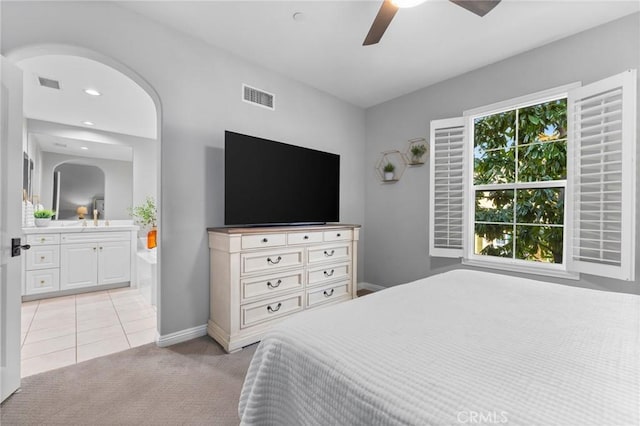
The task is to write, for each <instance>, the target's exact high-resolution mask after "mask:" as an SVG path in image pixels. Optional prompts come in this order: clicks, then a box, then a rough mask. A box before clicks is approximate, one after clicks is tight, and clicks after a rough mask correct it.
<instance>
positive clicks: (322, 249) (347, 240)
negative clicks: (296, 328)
mask: <svg viewBox="0 0 640 426" xmlns="http://www.w3.org/2000/svg"><path fill="white" fill-rule="evenodd" d="M359 228H360V227H359V226H357V225H325V226H305V227H302V226H288V227H270V228H211V229H209V230H208V231H209V248H210V251H209V254H210V261H211V265H210V268H211V277H210V290H211V291H210V294H211V300H210V317H209V323H208V326H207V331H208V333H209V335H210V336H211V337H213V338H214V339H215V340H216V341H218V343H220V344H221V345H222V347H223V348H224V349H225V350H226V351H228V352H233V351H236V350H239V349H241V348H242V347H243V346H246V345H249V344H252V343H255V342H257V341H259V340H260V339H261V338H262V336H263V334H264V333H265V332H266V331H267V329H268V328H269V327H270V326H271V325H272V324H273V323H274V322H276V321H278V320H280V319H282V318H285V317H288V316H290V315H293V314H295V313H296V312H300V311H303V310H305V309H311V308H316V307H321V306H326V305H328V304H333V303H339V302H343V301H346V300H350V299H351V298H353V297H356V291H357V288H356V287H357V286H356V283H357V280H356V270H357V265H356V259H357V254H356V253H357V242H358V237H359V230H360V229H359Z"/></svg>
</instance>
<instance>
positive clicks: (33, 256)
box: [27, 246, 60, 271]
mask: <svg viewBox="0 0 640 426" xmlns="http://www.w3.org/2000/svg"><path fill="white" fill-rule="evenodd" d="M58 267H60V246H34V247H31V249H30V250H27V271H30V270H34V269H48V268H58Z"/></svg>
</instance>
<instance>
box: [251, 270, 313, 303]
mask: <svg viewBox="0 0 640 426" xmlns="http://www.w3.org/2000/svg"><path fill="white" fill-rule="evenodd" d="M303 280H304V272H303V270H302V269H300V270H298V271H292V272H287V273H284V274H279V275H269V276H260V277H257V278H250V279H244V280H242V281H241V287H242V302H244V301H246V300H247V299H252V298H255V297H260V296H266V295H272V296H275V295H277V294H281V293H283V292H287V291H289V290H293V289H299V290H302V283H303Z"/></svg>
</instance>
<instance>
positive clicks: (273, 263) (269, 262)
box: [267, 256, 282, 265]
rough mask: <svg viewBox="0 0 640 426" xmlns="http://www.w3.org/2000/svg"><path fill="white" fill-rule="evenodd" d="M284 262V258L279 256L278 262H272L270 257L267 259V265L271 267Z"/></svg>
mask: <svg viewBox="0 0 640 426" xmlns="http://www.w3.org/2000/svg"><path fill="white" fill-rule="evenodd" d="M281 260H282V256H278V258H277V259H276V260H271V258H270V257H267V263H268V264H270V265H277V264H278V263H280V261H281Z"/></svg>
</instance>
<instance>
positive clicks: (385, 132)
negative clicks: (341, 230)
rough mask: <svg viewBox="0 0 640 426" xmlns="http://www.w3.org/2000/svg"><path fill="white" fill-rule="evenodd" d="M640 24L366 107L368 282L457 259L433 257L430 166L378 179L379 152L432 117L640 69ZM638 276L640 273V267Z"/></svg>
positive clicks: (610, 284)
mask: <svg viewBox="0 0 640 426" xmlns="http://www.w3.org/2000/svg"><path fill="white" fill-rule="evenodd" d="M639 24H640V14H634V15H631V16H628V17H625V18H622V19H620V20H617V21H614V22H611V23H608V24H605V25H603V26H600V27H597V28H594V29H592V30H588V31H585V32H583V33H580V34H577V35H575V36H572V37H569V38H566V39H562V40H559V41H556V42H554V43H551V44H548V45H546V46H543V47H540V48H538V49H535V50H531V51H529V52H526V53H523V54H520V55H517V56H514V57H511V58H508V59H506V60H503V61H501V62H498V63H495V64H492V65H489V66H486V67H484V68H481V69H478V70H475V71H472V72H469V73H467V74H464V75H461V76H459V77H456V78H452V79H450V80H447V81H444V82H442V83H439V84H436V85H433V86H430V87H427V88H424V89H422V90H419V91H416V92H414V93H411V94H408V95H405V96H402V97H399V98H397V99H394V100H391V101H388V102H386V103H383V104H380V105H377V106H375V107H372V108H369V109H368V110H367V112H366V135H367V153H366V164H367V167H366V171H367V176H366V197H365V199H366V212H365V220H366V223H367V227H366V234H367V239H366V244H365V252H366V257H365V279H366V281H368V282H370V283H374V284H378V285H383V286H391V285H396V284H401V283H404V282H408V281H411V280H415V279H417V278H421V277H425V276H428V275H431V274H433V273H434V272H435V271H438V270H442V268H445V267H451V266H452V265H458V263H459V262H458V261H457V260H450V259H443V258H430V257H429V255H428V241H427V214H428V213H427V212H428V206H429V199H428V187H429V186H428V183H429V181H428V172H429V170H428V166H425V167H418V168H413V169H409V170H407V171H406V172H405V174H404V176H403V178H402V180H401V181H400V182H398V183H397V184H394V185H381V184H380V183H379V182H378V181H377V179H376V176H375V171H374V169H373V167H372V166H373V165H374V164H375V162H376V160H377V158H378V155H379V153H380V152H381V151H385V150H388V149H401V148H402V147H403V146H404V145H403V143H404V142H405V141H406V140H407V139H410V138H415V137H418V136H426V135H428V131H429V122H430V120H434V119H439V118H449V117H458V116H461V115H462V112H463V111H464V110H467V109H470V108H474V107H479V106H483V105H487V104H491V103H493V102H498V101H502V100H507V99H511V98H514V97H517V96H521V95H526V94H529V93H533V92H536V91H540V90H544V89H549V88H552V87H556V86H560V85H563V84H567V83H571V82H575V81H582V83H583V84H587V83H590V82H593V81H597V80H600V79H602V78H605V77H608V76H610V75H613V74H618V73H620V72H622V71H624V70H626V69H629V68H638V67H640V59H639V56H640V29H639V28H640V25H639ZM638 125H639V129H640V123H639V124H638ZM639 163H640V162H639ZM639 187H640V185H639ZM638 198H639V199H640V196H639V197H638ZM637 210H638V213H639V214H640V208H638V209H637ZM637 229H639V230H640V223H639V224H638V226H637ZM636 246H637V242H636ZM639 250H640V249H638V248H636V259H638V258H639V257H640V251H639ZM636 263H637V264H638V263H639V262H636ZM636 276H640V265H638V266H636ZM555 281H557V282H561V283H564V284H569V285H579V286H585V287H591V288H600V289H608V290H614V291H625V292H634V293H640V289H639V288H638V287H639V286H638V282H639V281H640V280H638V279H637V280H636V281H635V282H633V283H628V282H622V281H616V280H608V279H602V278H598V277H591V276H584V275H583V280H581V281H580V282H575V281H566V280H555Z"/></svg>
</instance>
